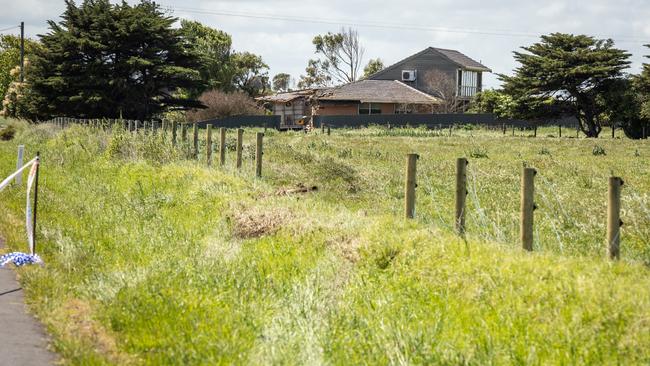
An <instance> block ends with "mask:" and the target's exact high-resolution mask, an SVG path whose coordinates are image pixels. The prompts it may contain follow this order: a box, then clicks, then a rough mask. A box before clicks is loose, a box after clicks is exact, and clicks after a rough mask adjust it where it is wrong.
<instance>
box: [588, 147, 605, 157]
mask: <svg viewBox="0 0 650 366" xmlns="http://www.w3.org/2000/svg"><path fill="white" fill-rule="evenodd" d="M591 153H592V154H593V155H594V156H604V155H607V153H606V152H605V148H604V147H602V146H599V145H595V146H594V148H593V149H592V150H591Z"/></svg>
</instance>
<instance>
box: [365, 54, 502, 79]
mask: <svg viewBox="0 0 650 366" xmlns="http://www.w3.org/2000/svg"><path fill="white" fill-rule="evenodd" d="M428 52H434V53H437V54H439V55H441V56H443V57H445V58H446V59H448V60H449V61H451V62H452V63H454V64H456V65H458V66H459V67H461V68H463V69H467V70H472V71H482V72H492V70H491V69H490V68H489V67H487V66H485V65H483V64H481V63H480V62H478V61H475V60H473V59H471V58H470V57H468V56H467V55H465V54H463V53H461V52H459V51H456V50H449V49H445V48H436V47H427V48H425V49H424V50H422V51H420V52H418V53H416V54H414V55H411V56H409V57H407V58H405V59H403V60H400V61H398V62H396V63H394V64H392V65H390V66H388V67H387V68H385V69H383V70H380V71H377V72H376V73H374V74H372V75H370V76H369V77H368V78H369V79H372V78H374V77H376V76H379V75H381V74H383V73H385V72H387V71H389V70H393V69H396V68H398V67H401V65H402V63H404V62H408V61H411V60H413V59H415V58H417V57H419V56H421V55H423V54H425V53H428Z"/></svg>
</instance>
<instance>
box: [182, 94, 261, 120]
mask: <svg viewBox="0 0 650 366" xmlns="http://www.w3.org/2000/svg"><path fill="white" fill-rule="evenodd" d="M199 100H200V101H201V103H203V104H204V105H205V106H206V107H207V108H205V109H195V110H192V111H190V112H188V113H187V119H188V120H189V121H190V122H198V121H205V120H208V119H213V118H224V117H230V116H251V115H261V114H264V110H263V109H262V108H260V107H259V106H258V105H257V103H256V102H255V100H254V99H252V98H251V97H249V96H248V94H246V93H244V92H233V93H226V92H223V91H221V90H210V91H207V92H205V93H203V94H201V96H200V97H199Z"/></svg>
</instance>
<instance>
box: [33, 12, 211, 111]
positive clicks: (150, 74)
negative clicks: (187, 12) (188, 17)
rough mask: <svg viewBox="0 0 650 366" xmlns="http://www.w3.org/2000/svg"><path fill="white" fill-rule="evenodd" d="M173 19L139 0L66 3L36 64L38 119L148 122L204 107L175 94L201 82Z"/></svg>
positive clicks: (51, 24)
mask: <svg viewBox="0 0 650 366" xmlns="http://www.w3.org/2000/svg"><path fill="white" fill-rule="evenodd" d="M175 21H176V19H175V18H173V17H169V16H167V15H165V14H164V13H163V12H162V11H161V10H160V7H159V6H158V5H156V4H155V3H153V2H151V1H147V0H145V1H141V2H140V3H139V4H136V5H129V4H127V3H126V2H122V3H120V4H111V3H110V2H109V1H108V0H85V1H84V2H83V3H82V4H81V5H79V6H77V5H76V4H75V2H74V1H72V0H66V10H65V12H64V13H63V15H62V20H61V21H60V22H58V23H56V22H54V21H49V22H48V24H49V28H50V31H49V33H47V34H45V35H41V36H40V37H41V42H42V44H43V47H42V49H41V50H39V51H38V52H37V53H36V54H35V57H34V59H33V65H32V67H33V68H32V79H31V82H32V85H31V87H32V91H33V93H34V94H35V97H34V100H33V108H35V109H36V110H37V113H38V116H39V117H40V118H49V117H51V116H59V115H66V116H75V117H80V118H99V117H108V118H118V117H119V116H120V113H121V115H122V116H123V117H124V118H129V119H148V118H151V117H152V116H154V115H156V114H159V113H161V112H164V111H167V110H174V109H188V108H195V107H201V103H200V102H198V101H197V100H193V99H187V98H183V97H180V96H179V94H180V93H178V90H180V89H185V88H196V87H198V86H199V85H200V84H201V82H200V78H199V74H198V72H197V71H195V69H196V68H197V67H198V58H197V57H196V56H195V55H194V54H193V53H192V52H190V50H189V48H188V46H187V45H186V44H185V43H184V42H183V40H182V37H181V34H180V32H179V31H178V30H177V29H174V28H172V25H173V23H174V22H175Z"/></svg>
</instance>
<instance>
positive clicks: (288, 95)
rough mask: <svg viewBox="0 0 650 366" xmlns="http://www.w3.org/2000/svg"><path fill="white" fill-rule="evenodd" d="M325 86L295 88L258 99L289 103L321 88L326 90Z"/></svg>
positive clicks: (309, 95)
mask: <svg viewBox="0 0 650 366" xmlns="http://www.w3.org/2000/svg"><path fill="white" fill-rule="evenodd" d="M324 89H325V88H313V89H302V90H293V91H289V92H283V93H276V94H273V95H265V96H263V97H257V98H255V99H256V100H259V101H262V102H271V103H287V102H291V101H293V100H295V99H298V98H302V97H307V98H308V97H311V96H312V95H314V93H316V92H317V91H319V90H324Z"/></svg>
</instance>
